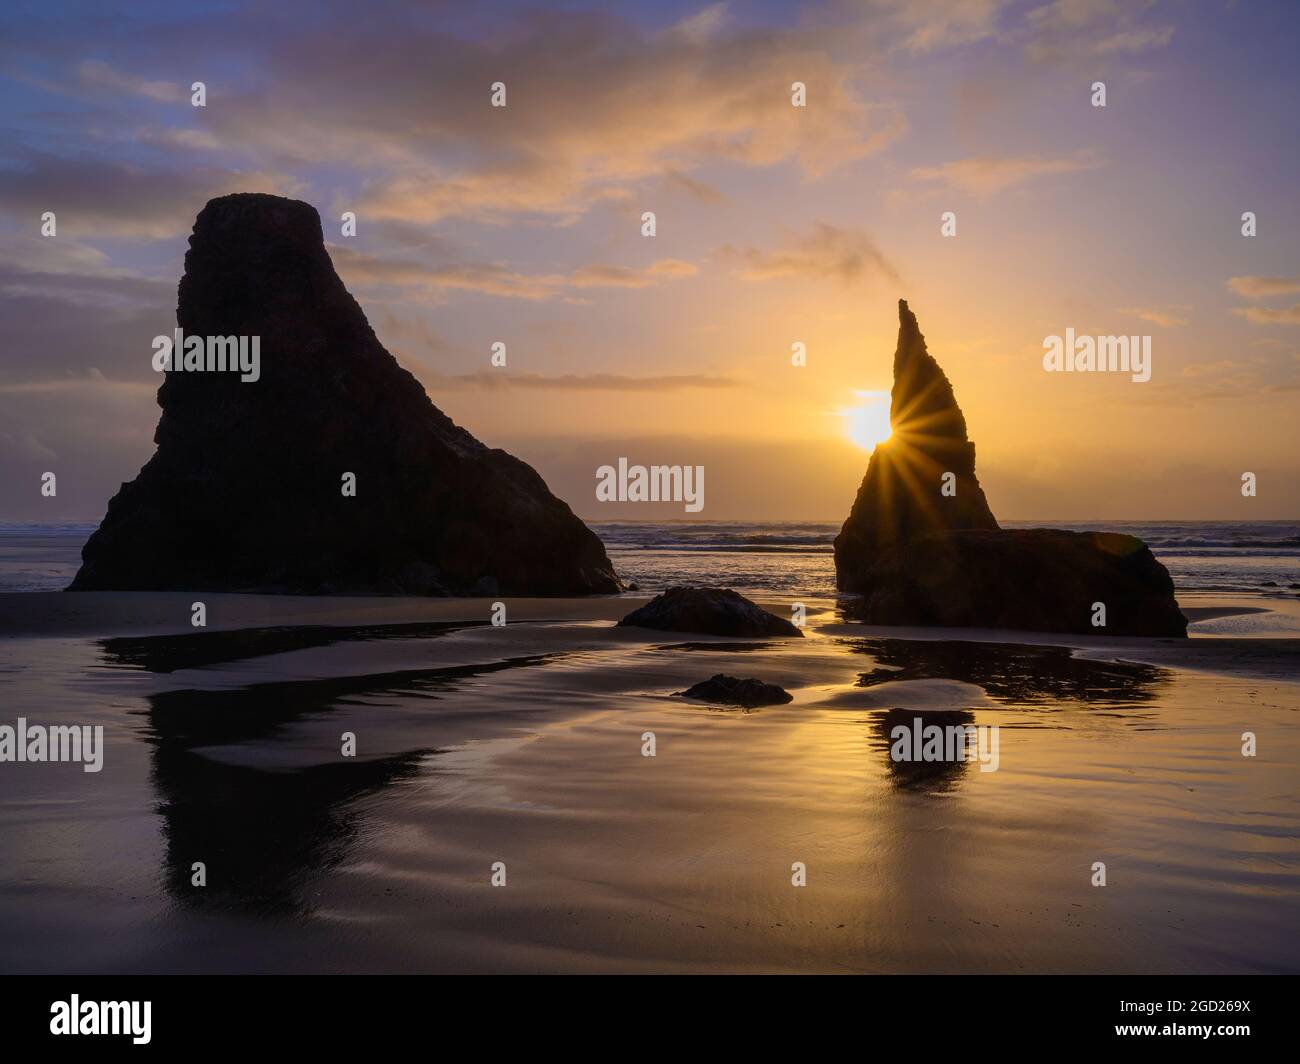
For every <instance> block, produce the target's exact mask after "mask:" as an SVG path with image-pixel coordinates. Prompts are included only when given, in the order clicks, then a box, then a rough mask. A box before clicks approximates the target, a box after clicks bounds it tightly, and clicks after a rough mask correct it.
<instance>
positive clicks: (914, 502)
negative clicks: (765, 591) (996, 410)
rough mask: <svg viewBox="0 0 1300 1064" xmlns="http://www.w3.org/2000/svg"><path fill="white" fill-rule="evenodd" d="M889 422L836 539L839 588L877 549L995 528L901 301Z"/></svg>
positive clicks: (959, 425)
mask: <svg viewBox="0 0 1300 1064" xmlns="http://www.w3.org/2000/svg"><path fill="white" fill-rule="evenodd" d="M889 424H890V427H891V430H892V433H891V435H890V437H889V439H888V440H886V441H885V442H884V443H881V444H878V445H877V447H876V449H875V450H874V451H873V452H872V453H871V461H870V462H869V463H868V465H867V474H866V476H865V477H863V478H862V485H861V487H859V488H858V495H857V498H856V499H855V500H854V502H853V509H852V510H851V511H850V513H849V516H848V520H846V521H845V522H844V527H843V528H842V529H841V530H840V534H839V535H838V536H836V537H835V571H836V575H837V579H838V583H839V586H840V588H841V589H843V590H846V591H852V590H856V588H855V586H854V585H855V583H856V582H857V580H858V578H859V577H860V576H861V574H862V573H863V572H864V571H865V569H866V568H867V566H869V565H870V564H871V563H872V562H873V561H874V560H875V558H876V556H877V555H878V554H879V553H880V552H881V551H883V550H888V549H889V548H890V547H893V546H896V545H897V544H899V543H902V542H905V541H906V540H908V539H910V538H911V537H912V536H917V535H920V534H922V533H925V532H936V531H941V530H943V529H950V528H997V527H998V523H997V521H996V520H994V518H993V513H992V511H991V510H990V509H989V504H988V501H987V500H986V499H985V498H984V490H983V489H982V488H981V487H980V483H979V480H978V479H977V478H976V476H975V445H974V444H973V443H971V441H970V439H969V438H968V437H967V435H966V418H965V417H964V416H963V415H962V412H961V408H960V407H959V406H958V405H957V399H956V397H955V396H954V395H953V391H952V385H951V384H949V383H948V378H947V377H946V376H945V375H944V372H943V370H942V369H940V368H939V363H938V362H936V361H935V360H934V358H933V357H932V356H931V355H930V353H929V351H927V350H926V346H925V337H924V336H922V335H921V330H920V328H919V327H918V325H917V323H916V315H914V314H913V313H912V312H911V311H910V310H909V309H908V307H907V302H906V301H905V300H902V299H900V300H899V301H898V346H897V348H896V349H895V351H894V387H893V390H892V391H891V392H890V397H889ZM946 474H952V475H951V477H948V476H946Z"/></svg>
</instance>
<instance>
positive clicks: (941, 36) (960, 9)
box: [876, 0, 1009, 52]
mask: <svg viewBox="0 0 1300 1064" xmlns="http://www.w3.org/2000/svg"><path fill="white" fill-rule="evenodd" d="M876 6H878V7H881V8H883V9H885V10H886V11H887V12H888V14H889V17H890V18H891V19H892V20H893V22H894V23H895V26H896V29H897V30H898V31H899V32H900V33H901V34H902V37H901V40H900V41H899V44H898V47H900V48H902V49H903V50H905V51H909V52H930V51H935V50H937V49H940V48H950V47H954V46H956V45H962V44H972V43H974V42H975V41H981V40H984V39H986V38H988V37H992V36H994V35H995V34H996V33H997V29H998V19H999V17H1000V16H1001V14H1002V12H1003V11H1004V10H1006V8H1007V7H1008V6H1009V0H877V5H876Z"/></svg>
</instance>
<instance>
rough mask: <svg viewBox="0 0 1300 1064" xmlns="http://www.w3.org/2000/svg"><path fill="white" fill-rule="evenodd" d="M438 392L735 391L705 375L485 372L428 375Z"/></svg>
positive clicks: (726, 380) (727, 381)
mask: <svg viewBox="0 0 1300 1064" xmlns="http://www.w3.org/2000/svg"><path fill="white" fill-rule="evenodd" d="M424 379H425V381H426V383H428V385H429V386H430V388H433V389H435V390H439V389H441V390H453V389H487V390H492V391H497V390H510V389H525V390H538V391H565V392H675V391H682V390H684V389H687V388H735V387H737V386H738V382H737V381H735V380H733V379H732V378H730V377H713V376H708V375H706V374H678V375H671V374H670V375H665V376H658V377H631V376H623V375H620V374H616V373H588V374H576V373H569V374H563V375H560V376H545V375H543V374H538V373H500V372H493V371H491V370H483V371H480V372H478V373H463V374H456V375H447V376H443V375H438V374H434V375H428V374H426V375H425V378H424Z"/></svg>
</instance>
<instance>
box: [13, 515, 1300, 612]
mask: <svg viewBox="0 0 1300 1064" xmlns="http://www.w3.org/2000/svg"><path fill="white" fill-rule="evenodd" d="M1004 526H1005V527H1008V528H1040V527H1045V526H1046V527H1051V528H1064V529H1070V530H1075V531H1082V530H1086V529H1104V530H1108V531H1114V532H1126V533H1128V534H1130V535H1134V536H1138V537H1139V538H1141V539H1143V540H1145V541H1146V543H1147V544H1148V546H1150V547H1151V550H1152V551H1153V552H1154V553H1155V555H1156V557H1157V558H1159V559H1160V560H1161V561H1162V562H1163V563H1164V564H1165V565H1166V566H1167V567H1168V569H1169V572H1170V575H1171V576H1172V577H1173V579H1174V585H1175V587H1176V588H1177V589H1178V590H1179V591H1205V592H1223V593H1250V594H1257V595H1261V596H1264V597H1291V596H1294V595H1295V594H1296V593H1297V591H1300V522H1296V521H1097V522H1087V521H1085V522H1047V521H1011V522H1004ZM591 527H592V528H593V529H594V530H595V531H596V533H597V534H598V535H599V536H600V538H601V539H602V540H604V542H605V546H606V548H607V550H608V551H609V556H610V558H611V560H612V561H613V563H614V567H615V568H616V569H617V570H618V573H619V575H620V576H621V577H622V578H623V579H624V581H625V582H628V583H635V584H636V585H637V587H638V588H639V589H640V590H642V591H657V590H662V589H663V588H666V587H671V586H672V585H674V584H712V585H718V586H722V587H731V588H735V589H736V590H741V591H756V592H762V591H766V592H772V593H779V594H823V595H830V594H834V592H835V563H834V557H833V555H832V552H831V542H832V540H834V538H835V534H836V533H837V532H838V531H839V524H838V523H826V522H797V521H795V522H779V521H764V522H749V521H712V522H710V521H672V522H654V523H634V522H623V521H619V522H599V523H592V525H591ZM94 529H95V525H94V524H58V525H42V524H15V523H3V522H0V592H4V591H57V590H59V589H61V588H64V587H67V585H68V584H69V583H70V582H71V580H72V577H73V575H74V574H75V573H76V571H77V567H78V565H79V564H80V561H81V547H82V544H83V543H85V541H86V539H87V538H88V537H89V536H90V534H91V532H93V531H94Z"/></svg>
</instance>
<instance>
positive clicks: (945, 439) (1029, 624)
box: [835, 300, 1187, 637]
mask: <svg viewBox="0 0 1300 1064" xmlns="http://www.w3.org/2000/svg"><path fill="white" fill-rule="evenodd" d="M898 316H899V330H898V350H897V351H896V352H895V354H894V388H893V392H892V393H891V396H890V409H889V420H890V424H891V425H892V427H893V435H892V436H891V437H890V439H889V440H888V441H886V442H885V443H882V444H880V445H878V446H877V447H876V449H875V451H873V452H872V455H871V461H870V463H869V464H868V466H867V475H866V477H865V478H863V481H862V486H861V487H860V488H859V489H858V495H857V498H856V499H855V500H854V503H853V510H852V512H851V513H850V514H849V517H848V520H847V521H845V522H844V527H843V528H842V529H841V531H840V534H839V535H838V536H837V537H836V538H835V576H836V584H837V586H838V587H839V588H840V590H841V591H851V592H857V593H858V594H860V595H861V596H862V599H861V601H860V602H858V603H856V604H855V605H854V606H852V607H850V612H852V613H854V614H855V615H856V616H857V617H858V619H859V620H862V621H865V622H867V623H868V624H879V625H909V626H910V625H940V626H944V627H955V628H1006V629H1018V630H1022V631H1036V632H1070V633H1076V634H1087V635H1124V636H1173V637H1185V636H1186V635H1187V619H1186V618H1185V617H1184V616H1183V615H1182V613H1181V611H1180V610H1179V609H1178V603H1177V601H1176V600H1175V598H1174V584H1173V581H1172V580H1171V579H1170V578H1169V571H1168V570H1167V569H1165V567H1164V566H1163V565H1161V564H1160V562H1158V561H1157V560H1156V558H1155V556H1154V555H1152V553H1151V551H1150V550H1149V549H1148V547H1147V545H1146V544H1145V543H1143V542H1142V541H1141V540H1140V539H1137V538H1136V537H1134V536H1127V535H1119V534H1116V533H1112V532H1065V531H1060V530H1056V529H1048V528H1033V529H999V528H998V523H997V521H996V520H994V517H993V513H992V511H991V510H990V509H989V504H988V501H987V500H986V499H985V498H984V491H983V489H982V488H981V487H980V484H979V480H978V479H977V478H976V476H975V445H974V444H973V443H971V442H970V440H969V439H968V438H967V435H966V419H965V418H964V417H963V416H962V412H961V409H960V408H959V407H958V406H957V400H956V398H955V397H954V396H953V392H952V386H951V385H950V384H949V383H948V378H947V377H945V376H944V373H943V370H941V369H940V368H939V364H938V363H937V362H935V360H934V359H933V358H932V357H931V356H930V354H929V353H928V352H927V351H926V348H925V339H924V337H922V336H921V332H920V329H918V328H917V324H916V318H915V317H914V316H913V314H912V312H911V311H910V310H908V308H907V303H905V302H904V301H903V300H899V303H898ZM945 473H952V474H953V477H952V478H945V476H944V474H945ZM945 480H947V481H948V482H949V483H950V484H951V488H950V489H949V491H950V494H945V492H944V490H943V486H944V482H945ZM1099 606H1100V607H1104V609H1103V610H1100V611H1099V610H1098V607H1099ZM1099 620H1101V621H1103V623H1100V624H1099V623H1098V621H1099Z"/></svg>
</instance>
